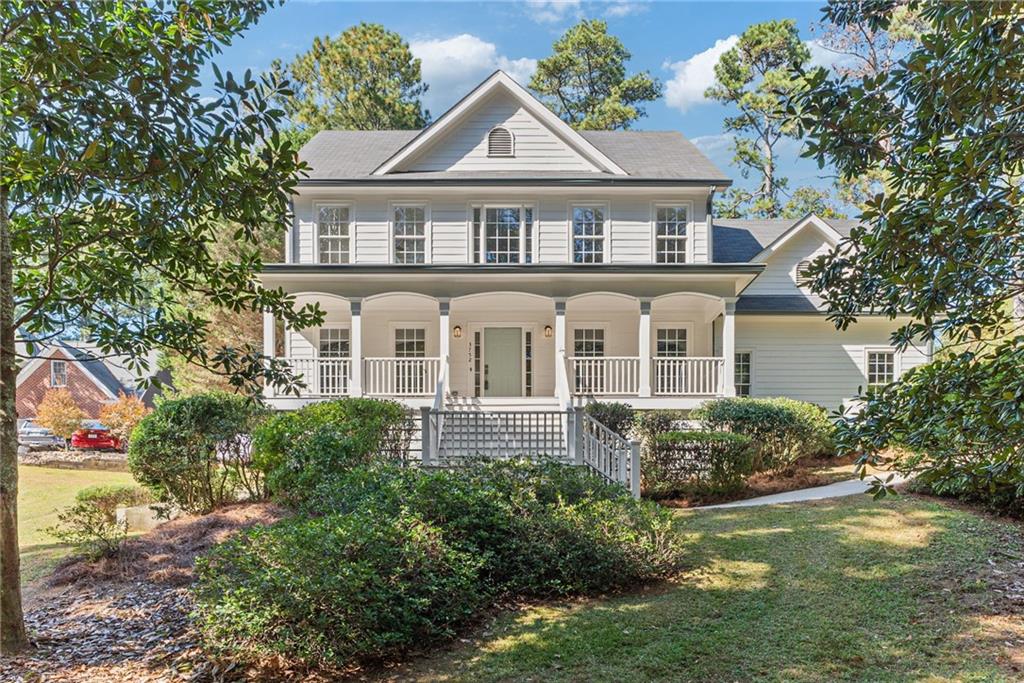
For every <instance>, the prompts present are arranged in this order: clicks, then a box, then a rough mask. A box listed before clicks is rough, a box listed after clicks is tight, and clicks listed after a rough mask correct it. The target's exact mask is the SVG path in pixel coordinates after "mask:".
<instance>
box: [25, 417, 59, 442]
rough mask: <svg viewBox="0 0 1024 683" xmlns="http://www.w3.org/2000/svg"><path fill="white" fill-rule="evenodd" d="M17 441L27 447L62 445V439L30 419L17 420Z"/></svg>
mask: <svg viewBox="0 0 1024 683" xmlns="http://www.w3.org/2000/svg"><path fill="white" fill-rule="evenodd" d="M18 443H19V444H21V445H22V446H25V447H27V448H29V449H32V448H63V447H64V439H62V438H60V437H59V436H57V435H56V434H54V433H53V432H51V431H50V430H49V429H47V428H46V427H40V426H39V425H37V424H36V423H35V422H33V421H32V420H19V421H18Z"/></svg>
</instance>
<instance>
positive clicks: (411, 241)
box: [391, 206, 427, 263]
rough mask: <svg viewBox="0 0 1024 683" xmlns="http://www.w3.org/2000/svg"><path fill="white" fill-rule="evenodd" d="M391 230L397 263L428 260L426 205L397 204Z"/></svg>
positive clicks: (392, 217) (424, 261)
mask: <svg viewBox="0 0 1024 683" xmlns="http://www.w3.org/2000/svg"><path fill="white" fill-rule="evenodd" d="M391 232H392V253H393V254H394V262H395V263H426V262H427V209H426V207H425V206H395V207H394V211H393V214H392V216H391Z"/></svg>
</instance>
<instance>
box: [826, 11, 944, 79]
mask: <svg viewBox="0 0 1024 683" xmlns="http://www.w3.org/2000/svg"><path fill="white" fill-rule="evenodd" d="M836 3H837V0H831V1H830V4H836ZM848 4H849V3H848ZM857 4H860V5H861V8H862V11H863V10H866V9H867V7H866V6H865V5H866V3H865V0H859V1H858V3H857ZM886 4H887V7H886V13H887V14H888V19H887V23H886V24H885V26H882V25H879V24H875V23H873V22H869V21H851V22H844V23H835V22H833V21H830V20H828V19H826V20H825V21H821V22H818V23H817V24H816V25H814V26H812V27H811V30H812V31H813V32H814V33H817V34H818V35H817V37H816V38H815V42H816V44H817V45H818V47H820V48H822V49H824V50H827V51H828V52H831V53H832V54H834V55H835V60H834V62H833V64H832V69H833V70H834V71H835V72H836V73H837V74H839V75H840V76H847V77H851V78H864V77H874V76H879V75H881V74H885V73H887V72H888V71H889V70H891V69H893V68H894V67H896V66H897V64H898V63H899V61H900V60H901V59H903V58H905V57H906V55H907V54H908V53H909V52H910V50H911V49H913V48H915V47H917V45H918V44H919V42H920V39H921V33H922V31H924V30H926V28H927V25H926V24H925V23H924V22H923V21H922V20H921V16H920V13H919V10H918V8H917V7H916V6H914V4H912V3H911V2H909V1H908V0H900V1H899V2H887V3H886ZM826 14H827V16H831V14H830V13H826Z"/></svg>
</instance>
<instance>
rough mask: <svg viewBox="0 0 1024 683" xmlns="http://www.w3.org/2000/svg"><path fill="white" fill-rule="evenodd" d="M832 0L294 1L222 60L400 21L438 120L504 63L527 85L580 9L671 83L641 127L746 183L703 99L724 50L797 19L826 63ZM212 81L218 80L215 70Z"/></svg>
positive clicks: (797, 167)
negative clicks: (684, 141) (677, 138)
mask: <svg viewBox="0 0 1024 683" xmlns="http://www.w3.org/2000/svg"><path fill="white" fill-rule="evenodd" d="M822 4H823V3H822V2H639V1H634V0H610V1H586V0H566V1H559V2H550V1H547V0H526V1H524V2H330V1H320V2H309V1H301V0H292V1H291V2H287V3H286V4H285V5H284V6H282V7H278V8H275V9H273V10H271V11H270V12H269V13H267V14H266V15H264V17H263V18H262V20H261V21H260V22H259V23H258V24H257V25H256V26H254V27H253V28H252V29H250V30H249V31H248V32H247V33H246V34H244V35H243V36H242V37H241V38H239V39H237V40H236V41H235V43H234V44H233V45H231V46H230V47H228V48H227V49H226V50H225V51H224V53H223V54H221V55H219V56H218V57H217V58H216V59H215V60H214V61H216V63H217V64H218V65H219V66H220V67H221V68H222V69H225V70H231V71H234V72H243V71H245V69H252V70H253V71H254V72H260V71H263V70H266V69H267V68H268V67H269V65H270V63H271V61H273V60H274V59H277V58H280V59H282V60H285V61H288V60H290V59H291V58H292V57H294V56H295V55H296V54H298V53H300V52H303V51H305V50H307V49H308V48H309V46H310V44H311V43H312V40H313V37H314V36H317V35H336V34H338V33H340V32H341V31H343V30H344V29H345V28H346V27H348V26H351V25H353V24H356V23H359V22H360V21H369V22H377V23H381V24H383V25H384V26H386V27H387V28H389V29H391V30H394V31H397V32H398V33H399V34H401V35H402V36H403V37H404V38H405V39H406V40H407V41H409V43H410V45H411V47H412V50H413V52H414V54H416V56H418V57H420V58H421V60H422V62H423V77H424V80H425V81H426V82H427V83H428V84H429V85H430V90H429V92H428V94H427V97H426V104H427V106H428V108H429V109H430V112H431V114H432V115H433V116H434V117H435V118H436V117H437V116H438V115H440V114H441V113H443V112H444V110H445V109H446V108H447V107H448V106H450V105H451V104H453V103H454V102H455V101H456V100H457V99H458V98H460V97H461V96H462V95H464V94H465V93H466V91H468V90H469V89H470V88H472V87H473V86H474V85H476V84H477V83H478V82H479V81H481V80H482V79H483V78H485V77H486V76H487V75H488V74H489V73H490V72H492V71H493V70H494V69H496V68H502V69H504V70H506V71H508V72H509V73H510V74H512V75H513V76H514V77H516V78H517V79H519V80H520V81H521V82H523V83H524V84H525V83H526V82H527V81H528V80H529V76H530V74H531V73H532V71H533V68H534V65H535V63H536V60H538V59H541V58H543V57H545V56H547V55H549V54H550V53H551V44H552V43H553V42H554V41H555V40H556V39H557V38H558V36H559V35H561V34H562V32H564V31H565V29H566V28H568V27H569V26H571V25H572V24H574V23H575V22H576V21H578V20H579V19H580V18H583V17H586V18H602V19H605V20H607V21H608V24H609V31H610V32H611V33H613V34H615V35H617V36H618V37H619V38H620V39H621V40H622V42H623V43H624V44H625V46H626V48H627V49H628V50H630V52H632V54H633V59H632V60H631V62H630V68H631V69H632V70H633V71H638V70H647V71H649V72H650V73H651V74H653V75H655V76H657V77H658V78H660V79H661V80H662V81H663V82H664V83H665V86H666V87H665V96H664V97H663V98H662V99H660V100H658V101H657V102H654V103H651V104H650V105H648V107H647V112H648V116H647V117H646V118H644V119H641V120H640V121H639V122H638V124H637V125H636V126H635V127H636V128H638V129H643V130H678V131H680V132H682V133H683V135H685V136H686V137H688V138H690V139H691V140H693V141H694V142H695V143H696V144H697V145H698V146H699V147H700V148H701V149H702V150H703V151H704V152H705V153H706V154H708V156H710V157H711V158H712V160H713V161H715V163H717V164H718V165H719V166H720V167H721V168H722V170H724V171H726V173H728V174H729V175H731V176H732V177H733V178H734V179H735V180H736V182H737V183H739V184H744V181H742V179H741V178H740V177H739V173H738V172H737V171H736V170H735V168H733V167H731V166H730V163H729V161H730V157H731V154H730V152H729V150H728V147H729V140H728V138H727V137H726V136H724V135H723V131H722V118H723V116H725V115H727V113H728V109H727V108H726V107H724V106H722V105H720V104H718V103H715V102H708V101H706V100H704V98H703V91H704V88H706V87H707V85H709V84H710V83H711V80H712V78H713V74H712V69H713V67H714V64H715V62H716V61H717V58H718V55H719V54H721V52H723V51H724V50H726V49H728V47H729V46H730V45H731V44H732V41H735V37H736V36H737V35H739V34H740V33H742V32H743V30H744V29H746V28H747V27H748V26H749V25H750V24H753V23H757V22H761V21H767V20H769V19H795V20H796V22H797V26H798V28H799V29H800V33H801V36H802V37H803V38H804V40H807V41H810V46H811V51H812V55H814V58H815V61H818V62H819V63H825V62H826V61H827V56H826V55H827V53H826V52H824V51H823V50H821V49H817V48H816V46H815V45H814V43H813V38H814V34H813V33H812V32H811V26H812V24H813V23H814V22H816V21H818V20H819V18H820V16H821V15H820V7H821V5H822ZM204 82H206V83H210V82H212V72H210V71H208V72H207V74H206V76H205V78H204ZM781 151H782V159H781V160H780V161H781V164H780V166H781V172H782V173H783V174H784V175H787V176H789V177H790V178H791V182H792V186H793V187H797V186H799V185H804V184H810V185H817V186H822V187H824V186H827V185H830V184H831V181H830V180H829V179H828V178H827V177H825V176H826V175H827V173H825V172H822V171H819V170H818V168H817V166H816V164H814V163H813V162H809V161H807V160H798V159H797V152H798V144H797V143H795V142H794V143H791V144H784V146H783V149H782V150H781Z"/></svg>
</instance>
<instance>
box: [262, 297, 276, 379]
mask: <svg viewBox="0 0 1024 683" xmlns="http://www.w3.org/2000/svg"><path fill="white" fill-rule="evenodd" d="M276 334H277V321H276V320H274V314H273V313H271V312H270V311H264V312H263V355H264V356H266V357H267V359H268V360H267V363H268V364H269V362H270V359H272V358H274V354H275V352H276V349H277V339H276V338H275V335H276ZM263 395H264V396H266V397H267V398H271V397H273V396H274V387H273V385H271V384H264V385H263Z"/></svg>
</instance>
